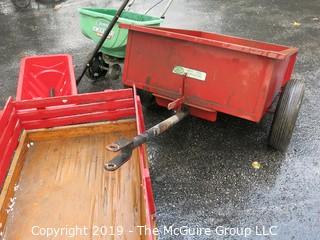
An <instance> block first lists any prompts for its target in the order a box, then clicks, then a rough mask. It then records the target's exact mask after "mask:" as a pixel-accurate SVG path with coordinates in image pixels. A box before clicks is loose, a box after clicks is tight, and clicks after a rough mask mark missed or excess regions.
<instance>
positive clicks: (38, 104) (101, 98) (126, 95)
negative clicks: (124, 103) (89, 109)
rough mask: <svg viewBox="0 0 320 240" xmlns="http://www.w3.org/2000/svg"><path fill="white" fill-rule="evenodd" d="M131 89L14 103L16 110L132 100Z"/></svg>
mask: <svg viewBox="0 0 320 240" xmlns="http://www.w3.org/2000/svg"><path fill="white" fill-rule="evenodd" d="M132 97H133V94H132V90H131V89H124V90H112V91H105V92H98V93H85V94H79V95H71V96H64V97H52V98H41V99H33V100H25V101H19V102H15V106H16V109H31V108H46V107H50V106H63V105H69V104H88V103H96V102H107V101H112V100H120V99H132Z"/></svg>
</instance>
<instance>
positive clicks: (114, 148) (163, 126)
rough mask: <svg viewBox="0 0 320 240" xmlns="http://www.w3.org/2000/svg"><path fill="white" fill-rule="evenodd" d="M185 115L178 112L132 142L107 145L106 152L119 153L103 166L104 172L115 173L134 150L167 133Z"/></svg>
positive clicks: (126, 141) (120, 141) (123, 140)
mask: <svg viewBox="0 0 320 240" xmlns="http://www.w3.org/2000/svg"><path fill="white" fill-rule="evenodd" d="M187 115H188V112H187V111H179V112H177V113H176V114H175V115H173V116H171V117H169V118H168V119H166V120H164V121H162V122H160V123H159V124H157V125H155V126H153V127H152V128H150V129H148V130H147V131H145V132H144V133H142V134H140V135H137V136H135V137H134V138H133V139H132V140H128V139H120V140H119V141H117V142H115V143H112V144H109V145H107V146H106V148H107V150H108V151H111V152H120V154H119V155H117V156H116V157H114V158H113V159H112V160H110V161H109V162H108V163H106V164H105V165H104V168H105V170H107V171H115V170H117V169H118V168H120V167H121V166H122V165H123V164H124V163H126V162H127V161H128V160H129V159H130V158H131V155H132V152H133V150H134V149H135V148H137V147H139V146H140V145H142V144H144V143H146V142H147V141H148V140H149V139H151V138H153V137H156V136H159V135H160V134H161V133H163V132H165V131H167V130H168V129H169V128H171V127H173V126H174V125H175V124H177V123H178V122H180V121H181V120H182V119H184V118H185V117H186V116H187Z"/></svg>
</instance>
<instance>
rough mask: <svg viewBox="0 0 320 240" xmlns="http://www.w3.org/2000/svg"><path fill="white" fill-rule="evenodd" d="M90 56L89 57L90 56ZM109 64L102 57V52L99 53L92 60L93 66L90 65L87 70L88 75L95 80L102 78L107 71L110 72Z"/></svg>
mask: <svg viewBox="0 0 320 240" xmlns="http://www.w3.org/2000/svg"><path fill="white" fill-rule="evenodd" d="M88 58H89V57H88ZM108 68H109V65H108V64H106V63H105V62H104V60H103V58H102V53H98V54H97V55H96V56H95V57H94V58H93V60H92V62H91V66H90V67H88V69H87V71H86V73H85V74H86V76H87V77H88V78H89V79H91V80H93V81H97V80H100V79H101V80H102V79H103V78H104V77H105V76H106V74H107V72H108Z"/></svg>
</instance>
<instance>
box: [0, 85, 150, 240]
mask: <svg viewBox="0 0 320 240" xmlns="http://www.w3.org/2000/svg"><path fill="white" fill-rule="evenodd" d="M126 118H136V122H137V131H138V134H140V133H142V132H143V131H144V129H145V125H144V120H143V114H142V107H141V103H140V99H139V97H137V96H136V95H135V94H134V93H133V91H132V89H125V90H115V91H113V90H108V91H105V92H98V93H87V94H79V95H70V96H60V97H51V98H39V99H33V100H23V101H14V100H13V99H12V98H9V100H8V102H7V104H6V105H5V107H4V109H3V111H1V114H0V127H1V131H0V151H1V152H0V187H2V185H3V182H4V180H5V177H6V175H7V172H8V170H9V167H10V164H11V161H12V158H13V155H14V151H15V149H16V147H17V145H18V143H19V136H20V134H21V133H22V131H23V130H24V129H25V130H28V129H40V128H50V127H56V126H67V125H73V124H80V123H90V122H97V121H112V120H120V119H126ZM138 151H139V154H140V167H141V169H140V170H141V178H142V188H143V194H144V199H145V204H146V225H147V227H148V228H150V229H151V228H152V227H155V226H154V214H155V205H154V199H153V193H152V186H151V179H150V173H149V169H148V161H147V158H146V154H145V146H141V147H139V149H138ZM147 239H148V240H153V239H154V236H153V235H148V236H147Z"/></svg>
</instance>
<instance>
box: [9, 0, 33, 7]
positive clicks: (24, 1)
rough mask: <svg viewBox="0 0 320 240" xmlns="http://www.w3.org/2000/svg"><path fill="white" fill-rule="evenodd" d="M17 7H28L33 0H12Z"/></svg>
mask: <svg viewBox="0 0 320 240" xmlns="http://www.w3.org/2000/svg"><path fill="white" fill-rule="evenodd" d="M11 2H12V3H13V4H14V6H15V7H17V8H27V7H29V5H30V2H31V0H11Z"/></svg>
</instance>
